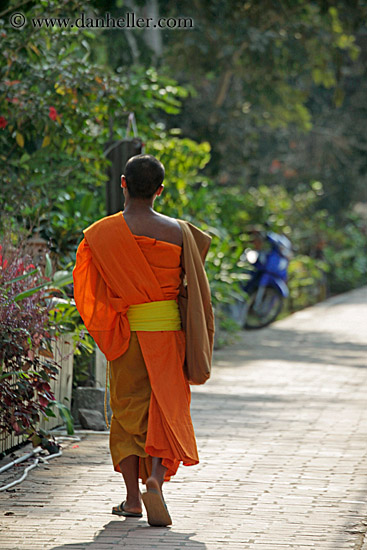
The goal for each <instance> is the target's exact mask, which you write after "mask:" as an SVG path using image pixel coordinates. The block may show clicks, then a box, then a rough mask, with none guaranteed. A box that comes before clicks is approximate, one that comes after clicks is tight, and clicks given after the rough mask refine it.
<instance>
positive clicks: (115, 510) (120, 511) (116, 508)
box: [112, 500, 143, 518]
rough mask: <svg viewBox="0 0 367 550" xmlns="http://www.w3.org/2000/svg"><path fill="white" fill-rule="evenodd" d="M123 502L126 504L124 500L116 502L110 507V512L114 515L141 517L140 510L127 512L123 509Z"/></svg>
mask: <svg viewBox="0 0 367 550" xmlns="http://www.w3.org/2000/svg"><path fill="white" fill-rule="evenodd" d="M124 504H126V500H124V502H121V504H118V505H117V506H114V507H113V508H112V513H113V514H115V515H116V516H125V517H126V518H142V517H143V514H142V513H141V512H128V511H127V510H125V509H124Z"/></svg>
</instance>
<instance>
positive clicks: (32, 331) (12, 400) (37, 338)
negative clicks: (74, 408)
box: [0, 245, 71, 436]
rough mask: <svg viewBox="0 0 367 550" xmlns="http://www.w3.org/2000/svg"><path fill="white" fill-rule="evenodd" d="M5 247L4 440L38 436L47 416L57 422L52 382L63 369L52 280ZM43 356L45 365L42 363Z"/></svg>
mask: <svg viewBox="0 0 367 550" xmlns="http://www.w3.org/2000/svg"><path fill="white" fill-rule="evenodd" d="M2 252H3V248H2V246H1V245H0V403H1V417H0V435H1V436H5V435H6V434H11V433H15V434H17V435H23V434H28V435H29V436H34V435H35V434H36V432H37V425H38V422H39V420H40V418H41V416H52V415H53V412H52V411H51V410H50V408H51V406H52V405H53V404H57V405H58V406H59V408H60V407H61V408H62V415H64V417H65V419H67V420H68V421H69V431H70V428H71V427H70V418H66V416H65V410H66V407H64V406H63V405H62V404H61V403H56V402H55V397H54V394H53V392H52V390H51V386H50V382H51V380H52V379H55V378H56V377H57V374H58V372H59V368H60V365H59V364H58V363H57V362H56V361H55V360H54V358H53V354H52V351H51V330H50V329H52V328H55V327H53V326H52V324H50V311H51V307H52V306H51V301H50V300H49V299H48V298H49V297H50V291H49V287H50V285H51V284H53V281H51V279H50V278H48V277H46V276H44V275H42V273H41V271H40V270H39V269H38V268H35V267H34V265H33V264H32V263H31V259H30V257H29V256H27V255H24V254H22V253H21V251H20V250H19V249H16V250H14V249H13V250H11V249H10V252H9V254H8V258H5V257H3V254H2ZM42 356H43V360H41V357H42Z"/></svg>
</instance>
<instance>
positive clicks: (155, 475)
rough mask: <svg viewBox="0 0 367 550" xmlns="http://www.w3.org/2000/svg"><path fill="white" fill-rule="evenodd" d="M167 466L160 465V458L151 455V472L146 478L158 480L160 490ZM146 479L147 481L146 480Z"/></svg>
mask: <svg viewBox="0 0 367 550" xmlns="http://www.w3.org/2000/svg"><path fill="white" fill-rule="evenodd" d="M166 471H167V468H166V467H165V466H163V465H162V459H161V458H157V457H155V456H153V457H152V473H151V475H150V477H149V478H148V480H151V479H154V480H155V481H157V482H158V485H159V488H160V490H161V491H162V485H163V482H164V476H165V475H166ZM148 480H147V481H148Z"/></svg>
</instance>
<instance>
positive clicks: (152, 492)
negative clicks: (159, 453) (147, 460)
mask: <svg viewBox="0 0 367 550" xmlns="http://www.w3.org/2000/svg"><path fill="white" fill-rule="evenodd" d="M152 458H153V460H152V473H151V476H150V477H148V479H147V481H146V487H147V491H146V493H143V502H144V505H145V508H146V509H147V514H148V523H149V525H155V526H160V527H167V526H168V525H172V519H171V516H170V515H169V512H168V510H167V506H166V503H165V502H164V498H163V494H162V485H163V482H164V476H165V474H166V471H167V468H166V467H165V466H163V465H162V459H161V458H157V457H152Z"/></svg>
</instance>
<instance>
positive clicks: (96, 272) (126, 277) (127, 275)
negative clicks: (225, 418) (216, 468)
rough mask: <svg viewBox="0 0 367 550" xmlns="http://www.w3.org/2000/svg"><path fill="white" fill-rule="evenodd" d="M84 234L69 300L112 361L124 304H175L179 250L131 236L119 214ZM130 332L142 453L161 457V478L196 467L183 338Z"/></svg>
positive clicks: (122, 345)
mask: <svg viewBox="0 0 367 550" xmlns="http://www.w3.org/2000/svg"><path fill="white" fill-rule="evenodd" d="M84 235H85V238H84V239H83V241H82V242H81V244H80V246H79V248H78V252H77V261H76V266H75V268H74V272H73V276H74V297H75V302H76V305H77V308H78V310H79V312H80V314H81V317H82V319H83V321H84V323H85V325H86V327H87V329H88V331H89V333H90V334H91V336H92V337H93V338H94V340H95V342H96V343H97V345H98V346H99V348H100V349H101V350H102V352H103V353H104V354H105V355H106V358H107V359H108V360H110V361H115V360H118V358H120V357H121V356H122V355H124V354H125V353H126V352H127V350H128V349H129V343H130V326H129V322H128V320H127V316H126V313H127V310H128V308H129V306H130V305H133V304H143V303H146V302H153V301H160V300H172V299H177V295H178V292H179V287H180V282H181V266H180V255H181V247H179V246H177V245H174V244H171V243H166V242H163V241H158V240H156V239H151V238H149V237H140V236H139V237H138V236H134V235H133V234H132V233H131V231H130V230H129V227H128V226H127V224H126V222H125V220H124V217H123V214H122V212H119V213H118V214H115V215H113V216H108V217H107V218H103V219H102V220H100V221H98V222H96V223H95V224H93V225H92V226H90V227H89V228H88V229H87V230H86V231H85V232H84ZM136 335H137V339H138V342H139V346H140V350H141V354H142V357H143V360H144V363H145V366H146V370H147V373H148V378H149V383H150V390H151V393H150V402H149V413H148V424H147V433H146V439H145V449H144V450H145V453H146V454H148V455H150V456H156V457H161V458H162V459H163V465H164V466H165V467H166V468H167V476H166V479H168V478H169V477H170V476H172V475H174V474H175V473H176V471H177V468H178V466H179V464H180V462H182V463H183V464H185V465H191V464H197V463H198V455H197V449H196V442H195V435H194V430H193V426H192V422H191V416H190V388H189V384H188V381H187V379H186V378H185V375H184V372H183V363H184V359H185V335H184V332H183V331H182V330H179V331H151V332H144V331H137V332H136ZM118 383H119V384H123V380H120V381H119V382H118ZM113 391H114V390H113V389H112V392H113ZM112 411H113V408H112ZM119 412H120V411H119ZM113 413H114V411H113ZM118 416H119V414H117V411H116V418H118ZM127 456H128V455H127ZM115 460H118V457H117V458H116V457H115V458H114V466H115V468H116V469H118V463H115Z"/></svg>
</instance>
